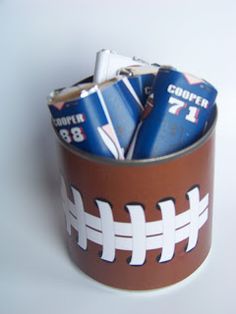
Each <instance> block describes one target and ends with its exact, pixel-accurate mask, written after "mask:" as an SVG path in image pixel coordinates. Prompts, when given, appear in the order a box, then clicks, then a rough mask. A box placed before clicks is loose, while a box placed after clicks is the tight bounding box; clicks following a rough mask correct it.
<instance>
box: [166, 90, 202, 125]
mask: <svg viewBox="0 0 236 314" xmlns="http://www.w3.org/2000/svg"><path fill="white" fill-rule="evenodd" d="M169 105H171V107H170V108H169V112H170V113H172V114H174V115H178V114H179V113H180V111H181V110H182V109H183V108H186V107H187V104H186V103H185V102H184V101H182V100H179V99H177V98H175V97H172V96H170V98H169ZM188 110H189V113H188V114H187V115H186V116H185V119H186V120H187V121H189V122H192V123H197V122H198V115H199V111H200V110H199V109H198V108H196V107H193V106H189V108H188Z"/></svg>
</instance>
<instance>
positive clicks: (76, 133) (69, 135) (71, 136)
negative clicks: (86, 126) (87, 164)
mask: <svg viewBox="0 0 236 314" xmlns="http://www.w3.org/2000/svg"><path fill="white" fill-rule="evenodd" d="M59 133H60V135H61V137H62V138H63V140H64V141H65V142H67V143H71V142H72V141H74V142H76V143H79V142H83V141H84V140H85V135H84V133H83V129H82V128H79V127H76V128H71V130H70V132H69V130H66V129H61V130H60V131H59Z"/></svg>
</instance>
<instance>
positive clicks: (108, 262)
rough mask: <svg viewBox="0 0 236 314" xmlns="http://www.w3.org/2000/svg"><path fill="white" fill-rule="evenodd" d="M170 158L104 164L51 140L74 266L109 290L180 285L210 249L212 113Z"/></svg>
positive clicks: (100, 158) (97, 159)
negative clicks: (205, 125)
mask: <svg viewBox="0 0 236 314" xmlns="http://www.w3.org/2000/svg"><path fill="white" fill-rule="evenodd" d="M211 123H212V124H211V125H209V128H208V130H207V132H206V133H205V134H204V135H203V136H202V137H201V138H200V139H199V140H198V141H196V142H195V143H194V144H193V145H191V146H188V147H187V148H186V149H184V150H180V151H178V152H176V153H174V154H172V155H169V156H165V157H161V158H153V159H145V160H132V161H127V160H112V159H108V158H102V157H96V156H94V155H91V154H88V153H85V152H83V151H81V150H79V149H76V148H73V147H72V146H71V145H68V144H67V143H65V142H64V141H62V140H61V138H59V145H60V153H61V157H62V158H61V160H62V168H61V173H62V189H61V191H62V197H63V207H64V211H65V215H66V228H67V240H68V246H69V251H70V254H71V257H72V259H73V260H74V262H75V263H76V264H77V265H78V266H79V268H80V269H81V270H82V271H83V272H85V273H86V274H87V275H89V276H90V277H92V278H94V279H96V280H97V281H99V282H101V283H103V284H106V285H108V286H111V287H116V288H121V289H128V290H148V289H156V288H161V287H168V286H170V285H173V284H175V283H177V282H179V281H182V280H183V279H185V278H187V277H188V276H190V275H191V274H193V273H194V272H195V270H196V269H198V268H199V267H200V266H201V265H202V263H203V262H204V260H205V259H206V258H207V256H208V253H209V250H210V247H211V229H212V211H213V172H214V139H215V135H214V130H215V123H216V112H214V116H213V120H212V122H211Z"/></svg>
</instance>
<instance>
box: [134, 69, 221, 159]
mask: <svg viewBox="0 0 236 314" xmlns="http://www.w3.org/2000/svg"><path fill="white" fill-rule="evenodd" d="M216 96H217V91H216V89H215V88H214V87H213V86H212V85H211V84H209V83H208V82H206V81H205V80H202V79H198V78H196V77H194V76H192V75H190V74H186V73H181V72H179V71H176V70H175V69H173V68H171V67H165V66H163V67H160V69H159V71H158V73H157V76H156V78H155V81H154V83H153V88H152V94H151V95H150V96H149V99H148V102H147V106H146V107H145V111H144V114H143V119H142V121H141V122H140V123H139V126H138V128H137V131H136V134H135V136H134V139H133V141H132V144H131V147H130V151H129V154H128V155H129V158H132V159H143V158H152V157H160V156H164V155H168V154H171V153H174V152H176V151H178V150H181V149H184V148H185V147H187V146H189V145H191V144H192V143H194V142H195V141H196V140H198V139H199V138H200V137H201V136H202V134H203V133H204V131H205V130H206V128H207V126H208V124H209V123H210V120H211V119H212V116H213V111H214V110H215V107H216V106H215V99H216Z"/></svg>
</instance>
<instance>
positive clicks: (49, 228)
mask: <svg viewBox="0 0 236 314" xmlns="http://www.w3.org/2000/svg"><path fill="white" fill-rule="evenodd" d="M235 40H236V2H235V1H234V0H232V1H230V0H225V1H217V0H214V1H207V0H198V1H184V0H178V1H170V0H165V1H160V0H159V1H148V0H147V1H139V0H136V1H118V0H117V1H72V0H67V1H66V0H64V1H60V0H58V1H53V0H50V1H49V0H45V1H30V0H28V1H25V0H22V1H11V0H8V1H7V0H5V1H4V0H1V1H0V82H1V85H0V97H1V105H0V127H1V132H0V134H1V136H0V144H1V145H0V149H1V151H0V156H1V160H0V180H1V181H0V185H1V186H0V191H1V194H0V205H1V212H0V213H1V214H0V215H1V217H0V224H1V227H0V245H1V247H0V313H1V314H13V313H14V314H15V313H18V314H21V313H24V314H28V313H35V314H38V313H39V314H41V313H46V314H47V313H68V314H70V313H71V314H73V313H81V314H82V313H100V312H101V313H102V312H103V313H113V314H116V313H137V314H138V313H140V314H141V313H142V314H143V313H172V312H173V313H182V314H184V313H192V314H194V313H198V314H199V313H209V312H210V313H223V312H224V313H235V311H236V305H235V283H236V270H235V268H236V266H235V260H236V250H235V239H236V214H235V212H236V205H235V196H236V191H235V188H236V181H235V177H236V170H235V158H236V150H235V144H236V135H235V133H236V131H235V128H236V125H235V121H236V109H235V107H236V103H235V91H236V81H235V73H236V44H235ZM101 48H110V49H114V50H116V51H118V52H120V53H122V54H124V55H128V56H133V55H136V56H138V57H141V58H143V59H146V60H149V61H151V62H157V63H161V64H172V65H174V66H176V67H178V68H179V69H181V70H187V71H188V72H190V73H193V74H195V75H196V76H200V77H204V78H205V79H207V80H209V81H210V82H211V83H212V84H214V85H215V86H216V87H217V88H218V90H219V97H218V101H217V102H218V107H219V119H218V124H217V150H216V176H215V205H214V232H213V247H212V251H211V255H210V258H209V259H208V262H207V264H206V265H205V267H204V269H202V271H201V272H199V273H198V275H197V276H195V278H194V280H192V281H191V282H189V283H185V284H184V285H181V286H179V287H177V288H175V289H170V290H169V289H168V290H165V291H156V292H153V293H146V294H140V293H125V292H119V291H113V290H111V289H107V288H105V287H104V286H102V285H99V284H97V283H96V282H95V281H93V280H91V279H89V278H88V277H87V276H85V275H83V274H82V273H81V272H80V271H79V270H78V269H77V267H76V266H75V265H74V264H73V263H72V262H71V261H70V259H69V257H68V254H67V251H66V247H65V241H64V233H63V225H62V224H61V222H60V221H61V220H60V219H59V217H58V212H60V204H59V203H58V197H57V166H56V149H55V147H56V146H55V138H54V135H53V132H52V128H51V126H50V115H49V112H48V109H47V106H46V96H47V95H48V93H49V92H50V91H51V90H52V89H54V88H56V87H62V86H65V85H70V84H72V83H74V82H76V81H78V80H79V79H81V78H84V77H85V76H87V75H89V74H91V73H92V72H93V69H94V61H95V53H96V51H98V50H100V49H101Z"/></svg>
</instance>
